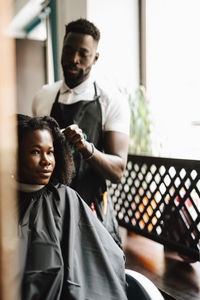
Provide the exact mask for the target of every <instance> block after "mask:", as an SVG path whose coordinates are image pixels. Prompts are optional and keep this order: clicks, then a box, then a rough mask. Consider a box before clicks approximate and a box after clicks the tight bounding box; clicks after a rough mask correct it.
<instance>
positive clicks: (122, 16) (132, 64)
mask: <svg viewBox="0 0 200 300" xmlns="http://www.w3.org/2000/svg"><path fill="white" fill-rule="evenodd" d="M87 18H88V19H89V20H90V21H92V22H94V23H95V24H96V25H97V27H98V28H99V29H100V31H101V40H100V43H99V52H100V57H99V61H98V63H97V65H96V73H98V77H99V79H100V80H101V81H102V82H103V83H105V84H107V83H109V84H111V85H112V84H113V85H117V87H128V88H131V89H135V87H136V86H137V85H138V82H139V71H138V70H139V52H138V1H137V0H88V1H87Z"/></svg>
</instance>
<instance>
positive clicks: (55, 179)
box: [18, 115, 127, 300]
mask: <svg viewBox="0 0 200 300" xmlns="http://www.w3.org/2000/svg"><path fill="white" fill-rule="evenodd" d="M18 163H19V168H18V170H19V172H18V183H19V235H20V255H21V257H20V267H21V278H22V284H21V287H22V289H21V291H22V299H23V300H30V299H36V300H40V299H41V300H54V299H55V300H59V299H77V300H85V299H91V300H94V299H95V300H98V299H99V300H101V299H102V300H104V299H122V300H123V299H127V296H126V291H125V273H124V256H123V252H122V250H121V249H120V248H119V247H118V246H117V245H116V243H115V242H114V240H113V239H112V237H111V236H110V234H109V233H108V232H107V230H106V229H105V228H104V227H103V225H102V224H101V223H100V222H99V221H98V219H97V218H96V217H95V215H94V213H93V212H92V210H91V209H90V208H89V207H88V206H87V204H85V203H84V201H83V200H82V199H81V198H80V196H79V195H78V194H77V193H76V192H75V191H74V190H72V189H71V188H70V187H68V186H66V184H69V182H70V180H71V177H72V172H73V162H72V156H71V151H70V148H69V146H68V144H67V142H66V141H65V138H64V135H63V134H62V133H61V132H60V129H59V127H58V124H57V123H56V121H55V120H54V119H52V118H50V117H41V118H31V117H28V116H24V115H18Z"/></svg>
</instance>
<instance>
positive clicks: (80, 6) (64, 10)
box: [57, 0, 87, 78]
mask: <svg viewBox="0 0 200 300" xmlns="http://www.w3.org/2000/svg"><path fill="white" fill-rule="evenodd" d="M80 17H82V18H86V17H87V0H57V22H58V23H57V26H58V53H59V61H60V57H61V52H62V44H63V37H64V34H65V25H66V24H67V23H69V22H71V21H73V20H76V19H78V18H80ZM59 74H60V78H62V69H61V66H60V65H59Z"/></svg>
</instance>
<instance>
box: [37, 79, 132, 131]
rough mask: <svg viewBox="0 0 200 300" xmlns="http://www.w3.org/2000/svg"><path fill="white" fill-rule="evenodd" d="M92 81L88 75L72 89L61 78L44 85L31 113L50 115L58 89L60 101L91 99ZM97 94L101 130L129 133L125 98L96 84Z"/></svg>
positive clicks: (69, 101) (92, 96) (127, 106)
mask: <svg viewBox="0 0 200 300" xmlns="http://www.w3.org/2000/svg"><path fill="white" fill-rule="evenodd" d="M93 82H94V80H92V78H91V77H89V78H88V79H87V80H85V81H84V82H82V83H81V84H80V85H78V86H76V87H75V88H73V89H70V88H68V87H67V85H66V84H65V82H64V81H63V80H60V81H57V82H55V83H53V84H48V85H44V86H43V87H42V88H41V89H40V90H39V92H38V93H37V94H36V96H35V98H34V100H33V106H32V112H33V115H34V116H44V115H50V112H51V108H52V105H53V103H54V101H55V98H56V95H57V93H58V90H60V96H59V99H58V102H60V103H64V104H73V103H76V102H78V101H80V100H85V101H91V100H93V99H94V94H95V90H94V84H93ZM97 94H98V95H100V99H99V102H100V105H101V110H102V130H103V131H118V132H122V133H125V134H129V127H130V109H129V105H128V101H127V99H125V98H124V97H123V96H122V95H121V96H120V94H119V95H117V94H116V95H109V94H108V93H106V92H105V91H104V90H103V89H101V88H100V87H99V86H98V84H97Z"/></svg>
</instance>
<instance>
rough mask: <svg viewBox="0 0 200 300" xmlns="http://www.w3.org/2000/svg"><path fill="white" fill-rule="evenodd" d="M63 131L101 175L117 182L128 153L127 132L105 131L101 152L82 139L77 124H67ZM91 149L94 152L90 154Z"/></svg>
mask: <svg viewBox="0 0 200 300" xmlns="http://www.w3.org/2000/svg"><path fill="white" fill-rule="evenodd" d="M64 133H65V136H66V138H67V140H68V141H69V143H70V144H71V145H72V146H73V147H74V148H75V150H76V151H80V153H81V154H82V156H83V158H84V159H86V160H87V162H88V163H89V164H90V165H91V166H93V167H94V169H96V171H97V172H98V173H99V174H101V176H103V177H104V178H105V179H109V180H110V181H112V182H118V181H119V180H120V179H121V177H122V175H123V173H124V170H125V168H126V162H127V155H128V142H129V136H128V135H127V134H125V133H121V132H116V131H106V132H105V133H104V140H103V143H104V145H103V146H104V152H101V151H99V150H97V149H96V148H94V149H93V148H92V146H91V144H90V143H89V142H87V141H86V140H85V139H84V136H83V134H82V130H81V129H80V128H79V127H78V126H77V125H75V124H73V125H70V126H68V127H67V128H66V129H65V131H64ZM93 151H94V153H93V155H92V152H93ZM91 155H92V156H91ZM90 156H91V158H90ZM88 158H89V159H88Z"/></svg>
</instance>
